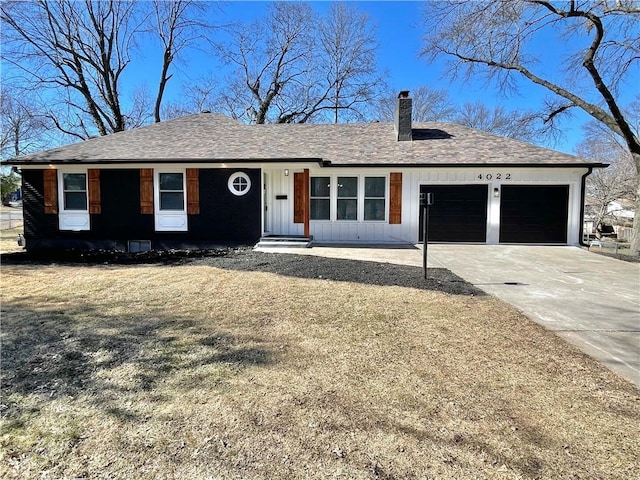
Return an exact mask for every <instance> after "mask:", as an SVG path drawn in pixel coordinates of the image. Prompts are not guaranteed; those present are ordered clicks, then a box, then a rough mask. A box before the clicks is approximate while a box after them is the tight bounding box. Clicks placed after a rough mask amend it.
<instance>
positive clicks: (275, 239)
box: [256, 235, 313, 248]
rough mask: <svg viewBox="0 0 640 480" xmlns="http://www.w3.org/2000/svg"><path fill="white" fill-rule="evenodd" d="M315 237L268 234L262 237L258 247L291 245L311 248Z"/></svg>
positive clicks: (292, 246)
mask: <svg viewBox="0 0 640 480" xmlns="http://www.w3.org/2000/svg"><path fill="white" fill-rule="evenodd" d="M312 241H313V237H312V236H309V237H305V236H302V235H266V236H264V237H262V238H260V241H259V242H258V243H257V244H256V247H267V248H268V247H276V248H277V247H291V248H309V247H311V242H312Z"/></svg>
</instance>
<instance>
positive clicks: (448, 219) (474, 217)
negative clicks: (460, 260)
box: [419, 185, 488, 243]
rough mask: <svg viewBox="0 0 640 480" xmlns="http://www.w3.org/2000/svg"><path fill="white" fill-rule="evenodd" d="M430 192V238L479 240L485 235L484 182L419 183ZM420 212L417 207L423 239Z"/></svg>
mask: <svg viewBox="0 0 640 480" xmlns="http://www.w3.org/2000/svg"><path fill="white" fill-rule="evenodd" d="M420 193H433V195H434V204H433V205H432V206H431V207H429V241H430V242H482V243H484V242H485V241H486V238H487V198H488V186H487V185H421V186H420ZM422 216H423V212H422V208H421V209H420V233H419V240H420V241H422V225H423V223H422V222H423V218H422Z"/></svg>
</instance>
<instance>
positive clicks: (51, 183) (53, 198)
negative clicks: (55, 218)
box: [44, 169, 58, 213]
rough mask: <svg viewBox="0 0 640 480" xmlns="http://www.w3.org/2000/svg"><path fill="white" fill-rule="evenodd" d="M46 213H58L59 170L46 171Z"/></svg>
mask: <svg viewBox="0 0 640 480" xmlns="http://www.w3.org/2000/svg"><path fill="white" fill-rule="evenodd" d="M44 213H58V172H57V170H53V169H50V170H44Z"/></svg>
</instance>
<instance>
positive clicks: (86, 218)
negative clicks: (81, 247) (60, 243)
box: [57, 167, 91, 232]
mask: <svg viewBox="0 0 640 480" xmlns="http://www.w3.org/2000/svg"><path fill="white" fill-rule="evenodd" d="M65 173H82V174H84V178H85V192H86V195H87V208H86V209H85V210H67V209H66V208H65V202H64V174H65ZM57 181H58V228H59V229H60V230H62V231H72V232H80V231H87V230H91V216H90V215H89V172H88V171H87V169H86V168H80V167H75V168H74V167H71V168H69V167H65V168H61V169H58V176H57Z"/></svg>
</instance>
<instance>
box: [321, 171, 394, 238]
mask: <svg viewBox="0 0 640 480" xmlns="http://www.w3.org/2000/svg"><path fill="white" fill-rule="evenodd" d="M311 177H313V178H318V177H328V178H329V182H330V185H331V186H330V188H329V219H327V220H314V219H310V221H311V222H315V223H319V224H320V223H337V224H340V225H342V224H353V223H363V224H376V223H378V224H383V223H389V195H390V191H389V190H390V186H389V174H388V173H379V174H377V173H366V174H364V173H353V174H351V173H341V172H338V173H333V174H326V173H317V174H312V175H311ZM338 177H356V178H358V197H357V199H358V218H357V220H338ZM368 177H372V178H384V220H365V219H364V201H365V196H364V182H365V178H368ZM309 189H311V185H309ZM317 198H326V197H317ZM372 198H373V197H372ZM309 201H311V191H309Z"/></svg>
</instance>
